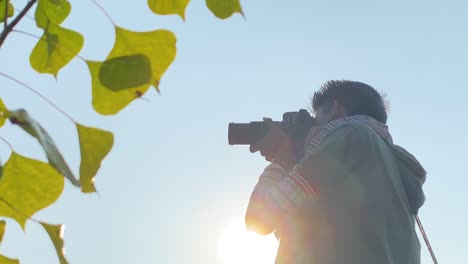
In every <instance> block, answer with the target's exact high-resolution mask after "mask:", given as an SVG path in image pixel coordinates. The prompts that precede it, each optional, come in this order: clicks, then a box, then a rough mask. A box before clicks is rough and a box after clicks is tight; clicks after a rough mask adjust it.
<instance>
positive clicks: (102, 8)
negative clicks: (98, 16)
mask: <svg viewBox="0 0 468 264" xmlns="http://www.w3.org/2000/svg"><path fill="white" fill-rule="evenodd" d="M91 2H93V3H94V4H95V5H96V6H97V7H98V8H99V9H100V10H101V11H102V12H103V13H104V15H105V16H106V17H107V19H109V21H110V22H111V23H112V24H114V26H115V25H116V24H115V22H114V20H113V19H112V17H111V16H110V15H109V13H107V11H106V10H105V9H104V7H102V5H100V4H99V3H98V2H96V1H95V0H91Z"/></svg>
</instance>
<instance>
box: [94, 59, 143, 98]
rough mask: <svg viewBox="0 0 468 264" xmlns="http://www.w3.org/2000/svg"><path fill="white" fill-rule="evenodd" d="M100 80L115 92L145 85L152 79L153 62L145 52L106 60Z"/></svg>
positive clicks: (100, 73)
mask: <svg viewBox="0 0 468 264" xmlns="http://www.w3.org/2000/svg"><path fill="white" fill-rule="evenodd" d="M99 80H100V81H101V83H102V84H103V85H104V86H106V87H107V88H109V89H111V90H112V91H115V92H118V91H120V90H123V89H127V88H131V87H136V86H140V85H143V84H145V83H148V82H149V81H150V80H151V62H150V60H149V59H148V57H146V56H145V55H143V54H135V55H129V56H121V57H115V58H112V59H109V60H106V61H104V63H103V64H102V66H101V69H100V71H99Z"/></svg>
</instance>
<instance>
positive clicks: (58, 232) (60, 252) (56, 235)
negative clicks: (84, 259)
mask: <svg viewBox="0 0 468 264" xmlns="http://www.w3.org/2000/svg"><path fill="white" fill-rule="evenodd" d="M41 225H42V226H43V227H44V229H45V230H46V231H47V234H48V235H49V237H50V240H52V243H53V244H54V247H55V251H56V252H57V256H58V258H59V260H60V264H68V261H67V259H66V258H65V247H64V242H63V230H64V228H65V227H64V226H63V225H50V224H47V223H43V222H41Z"/></svg>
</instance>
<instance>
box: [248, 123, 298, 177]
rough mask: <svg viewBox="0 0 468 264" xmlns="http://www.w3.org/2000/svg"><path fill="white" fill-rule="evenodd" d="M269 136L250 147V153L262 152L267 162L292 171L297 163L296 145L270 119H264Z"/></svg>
mask: <svg viewBox="0 0 468 264" xmlns="http://www.w3.org/2000/svg"><path fill="white" fill-rule="evenodd" d="M263 121H264V122H265V125H266V127H267V134H266V135H265V136H264V137H263V138H262V139H260V141H258V142H256V143H254V144H251V145H250V152H252V153H255V152H257V151H260V154H261V155H262V156H263V157H265V159H266V160H267V161H271V162H275V163H278V164H280V165H282V166H283V167H285V169H292V168H293V167H294V165H295V163H296V161H297V147H296V145H297V144H296V143H295V142H293V141H292V140H291V138H290V137H289V136H288V135H287V134H286V133H285V132H284V131H283V130H282V129H281V128H279V127H278V126H277V125H276V124H275V123H273V121H272V120H271V119H270V118H263Z"/></svg>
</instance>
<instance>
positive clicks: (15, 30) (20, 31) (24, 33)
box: [11, 29, 87, 62]
mask: <svg viewBox="0 0 468 264" xmlns="http://www.w3.org/2000/svg"><path fill="white" fill-rule="evenodd" d="M11 32H13V33H15V32H16V33H20V34H23V35H26V36H30V37H33V38H36V39H38V40H39V41H41V40H42V41H46V40H45V39H44V38H43V37H39V36H36V35H34V34H31V33H29V32H26V31H23V30H17V29H13V30H12V31H11ZM56 44H57V43H56V42H54V43H53V45H54V47H56V48H59V49H63V48H62V47H60V46H57V45H56ZM63 50H65V51H69V50H67V49H63ZM76 57H77V58H78V59H81V60H82V61H84V62H86V61H87V60H86V59H85V58H84V57H82V56H80V55H79V54H77V55H76Z"/></svg>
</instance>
